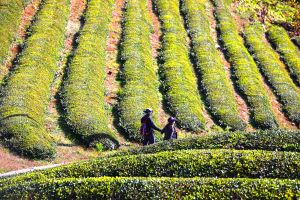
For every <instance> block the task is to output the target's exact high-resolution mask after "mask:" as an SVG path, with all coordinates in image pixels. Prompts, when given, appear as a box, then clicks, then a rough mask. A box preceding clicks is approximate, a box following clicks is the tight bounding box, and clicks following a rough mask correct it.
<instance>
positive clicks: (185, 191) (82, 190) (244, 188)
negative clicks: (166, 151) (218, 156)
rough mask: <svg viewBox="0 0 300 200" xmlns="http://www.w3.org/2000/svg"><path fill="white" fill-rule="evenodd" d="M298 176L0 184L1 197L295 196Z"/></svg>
mask: <svg viewBox="0 0 300 200" xmlns="http://www.w3.org/2000/svg"><path fill="white" fill-rule="evenodd" d="M299 187H300V181H299V180H278V179H239V178H235V179H216V178H140V177H133V178H124V177H118V178H111V177H103V178H86V179H58V180H57V179H51V180H43V181H36V182H32V183H21V184H16V185H13V186H11V187H7V188H4V189H1V188H0V196H1V197H2V199H3V200H4V199H55V200H56V199H210V200H211V199H251V200H252V199H297V198H299V197H300V192H299Z"/></svg>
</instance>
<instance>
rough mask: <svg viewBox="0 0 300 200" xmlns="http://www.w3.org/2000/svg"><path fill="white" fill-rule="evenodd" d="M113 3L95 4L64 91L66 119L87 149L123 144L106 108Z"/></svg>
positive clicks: (88, 14)
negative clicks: (109, 27)
mask: <svg viewBox="0 0 300 200" xmlns="http://www.w3.org/2000/svg"><path fill="white" fill-rule="evenodd" d="M112 10H113V1H112V0H91V1H89V3H88V8H87V11H86V16H85V24H84V26H83V29H82V30H81V32H80V38H79V40H80V43H79V45H78V47H77V49H76V52H75V55H74V58H73V59H72V61H71V63H70V65H69V66H68V67H67V75H66V77H65V79H64V81H63V87H62V92H61V96H62V99H61V101H62V105H63V107H64V110H65V119H66V121H67V123H68V125H69V126H70V128H71V129H72V130H73V132H74V133H75V134H76V135H77V136H79V137H80V138H81V139H82V140H83V142H84V143H85V144H86V145H93V144H95V143H97V142H99V143H102V144H103V146H104V148H105V149H115V148H117V147H118V146H119V143H118V141H117V139H116V137H115V134H114V133H113V132H112V131H111V130H110V128H109V127H108V124H109V120H108V111H107V110H106V109H107V108H106V107H107V105H106V104H105V99H104V96H105V85H104V79H105V76H106V74H105V59H106V51H105V48H106V40H107V35H108V26H109V22H110V18H111V13H112Z"/></svg>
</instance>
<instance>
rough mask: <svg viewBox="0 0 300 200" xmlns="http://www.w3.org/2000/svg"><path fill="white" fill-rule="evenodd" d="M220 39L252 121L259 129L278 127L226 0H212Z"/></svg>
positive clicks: (258, 74) (261, 81)
mask: <svg viewBox="0 0 300 200" xmlns="http://www.w3.org/2000/svg"><path fill="white" fill-rule="evenodd" d="M214 3H215V6H216V18H217V23H218V30H219V31H220V39H221V40H222V45H223V47H224V49H225V51H226V54H227V57H228V58H229V62H230V63H231V65H232V67H233V73H234V76H235V78H236V83H237V86H238V87H239V89H240V91H241V92H242V94H243V95H244V96H245V99H246V101H247V103H248V105H249V109H250V114H251V120H252V121H253V125H254V126H255V127H258V128H261V129H272V128H277V127H278V124H277V122H276V119H275V116H274V113H273V111H272V106H271V103H270V100H269V97H268V95H267V93H266V91H265V89H264V87H263V80H262V77H261V75H260V73H259V70H258V68H257V67H256V65H255V62H254V60H253V58H252V57H251V55H250V54H249V52H248V51H247V49H246V48H245V47H244V43H243V40H242V38H241V37H240V36H239V33H238V29H237V26H236V23H235V21H234V19H233V17H232V16H231V14H230V11H229V10H230V9H229V5H228V3H229V2H228V1H226V0H214Z"/></svg>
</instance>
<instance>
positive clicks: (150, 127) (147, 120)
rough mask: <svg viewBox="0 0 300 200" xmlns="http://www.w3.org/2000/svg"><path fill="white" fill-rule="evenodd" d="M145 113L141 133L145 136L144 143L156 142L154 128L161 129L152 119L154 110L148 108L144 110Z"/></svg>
mask: <svg viewBox="0 0 300 200" xmlns="http://www.w3.org/2000/svg"><path fill="white" fill-rule="evenodd" d="M144 113H145V115H144V116H143V117H142V119H141V123H142V126H141V134H142V135H143V137H144V141H143V145H144V146H145V145H149V144H154V143H155V137H154V130H157V131H160V132H161V129H159V128H157V127H156V126H155V124H154V123H153V121H152V119H151V114H152V113H153V110H152V109H151V108H147V109H146V110H144Z"/></svg>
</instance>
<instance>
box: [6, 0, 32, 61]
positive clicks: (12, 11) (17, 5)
mask: <svg viewBox="0 0 300 200" xmlns="http://www.w3.org/2000/svg"><path fill="white" fill-rule="evenodd" d="M27 3H28V2H27V1H24V0H14V1H11V0H2V1H1V3H0V27H1V34H0V44H1V45H0V65H2V64H3V63H4V61H5V58H6V56H7V54H8V51H9V46H10V45H11V43H12V42H13V41H14V39H16V38H17V31H18V28H19V25H20V23H21V18H22V13H23V10H24V7H25V5H26V4H27Z"/></svg>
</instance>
